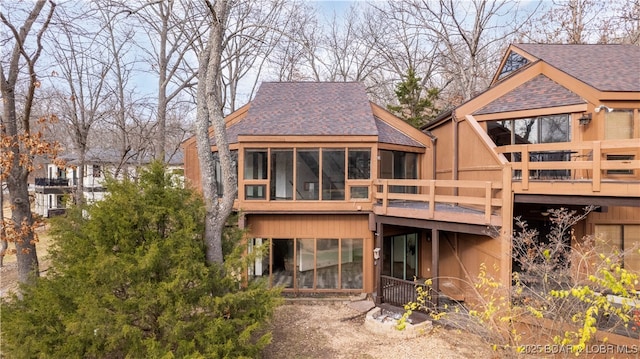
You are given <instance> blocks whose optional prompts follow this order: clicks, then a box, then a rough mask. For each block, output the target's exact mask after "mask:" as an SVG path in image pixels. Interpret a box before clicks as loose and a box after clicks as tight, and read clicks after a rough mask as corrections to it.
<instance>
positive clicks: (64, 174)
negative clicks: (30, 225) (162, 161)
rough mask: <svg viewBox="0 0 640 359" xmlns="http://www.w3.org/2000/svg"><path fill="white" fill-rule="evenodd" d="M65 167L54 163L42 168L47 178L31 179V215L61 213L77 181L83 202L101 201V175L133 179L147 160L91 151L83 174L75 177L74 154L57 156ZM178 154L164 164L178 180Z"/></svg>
mask: <svg viewBox="0 0 640 359" xmlns="http://www.w3.org/2000/svg"><path fill="white" fill-rule="evenodd" d="M60 159H61V160H63V161H64V163H65V166H64V167H60V166H58V165H56V164H54V163H49V164H47V165H46V173H47V177H36V178H35V183H34V184H35V186H34V193H35V212H36V213H37V214H39V215H41V216H43V217H51V216H55V215H59V214H62V213H64V212H65V209H66V207H67V205H66V203H65V200H66V199H67V197H69V196H72V194H73V192H74V191H75V188H76V187H77V185H78V183H79V181H82V187H83V195H84V199H85V201H86V202H87V203H94V202H96V201H100V200H102V199H103V198H104V195H105V189H104V181H105V176H106V175H109V176H115V177H116V178H124V177H126V176H136V174H137V172H138V169H139V167H141V166H144V165H147V164H149V162H150V157H143V158H138V156H128V157H126V158H124V159H123V158H122V156H121V155H120V154H119V152H118V151H115V150H112V149H91V150H89V151H88V152H87V154H86V156H85V161H84V175H83V178H82V179H80V178H79V173H80V171H79V169H78V166H79V165H80V162H79V160H78V156H77V155H75V154H66V155H62V156H60ZM182 165H183V158H182V152H179V153H177V154H176V155H175V156H174V157H172V158H171V159H170V161H169V163H168V168H169V170H171V171H172V172H174V173H176V174H178V176H179V177H180V181H182Z"/></svg>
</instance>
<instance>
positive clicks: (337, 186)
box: [322, 148, 345, 200]
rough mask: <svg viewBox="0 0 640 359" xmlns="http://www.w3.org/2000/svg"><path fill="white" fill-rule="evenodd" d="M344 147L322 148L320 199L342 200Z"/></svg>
mask: <svg viewBox="0 0 640 359" xmlns="http://www.w3.org/2000/svg"><path fill="white" fill-rule="evenodd" d="M344 162H345V158H344V149H335V148H324V149H323V150H322V199H323V200H344V183H345V168H344V167H345V166H344Z"/></svg>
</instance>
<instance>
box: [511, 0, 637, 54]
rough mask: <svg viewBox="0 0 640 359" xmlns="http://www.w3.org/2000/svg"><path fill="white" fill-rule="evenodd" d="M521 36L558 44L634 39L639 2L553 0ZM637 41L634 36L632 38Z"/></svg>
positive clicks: (629, 41) (622, 0) (619, 0)
mask: <svg viewBox="0 0 640 359" xmlns="http://www.w3.org/2000/svg"><path fill="white" fill-rule="evenodd" d="M542 5H543V6H544V8H543V9H542V11H540V15H539V16H538V17H536V18H534V19H533V21H532V23H531V24H530V27H529V26H526V27H523V29H522V31H521V36H522V37H523V38H524V39H526V40H527V41H530V42H541V43H561V44H594V43H602V44H606V43H620V42H627V43H634V42H633V41H634V40H633V38H634V36H635V37H636V38H637V37H638V33H639V32H638V29H640V22H639V20H638V14H639V13H640V3H639V2H638V1H635V3H634V2H631V3H630V2H629V1H624V0H609V1H601V0H569V1H558V0H553V1H550V2H544V3H543V4H542ZM636 43H637V40H636Z"/></svg>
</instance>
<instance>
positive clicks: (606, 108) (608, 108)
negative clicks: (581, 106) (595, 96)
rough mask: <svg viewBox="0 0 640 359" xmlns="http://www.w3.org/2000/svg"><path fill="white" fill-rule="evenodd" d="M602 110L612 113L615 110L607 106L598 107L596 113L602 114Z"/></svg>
mask: <svg viewBox="0 0 640 359" xmlns="http://www.w3.org/2000/svg"><path fill="white" fill-rule="evenodd" d="M602 109H605V110H607V112H611V111H613V109H612V108H611V107H609V106H605V105H600V106H598V107H596V108H595V109H594V111H595V112H596V113H598V112H600V110H602Z"/></svg>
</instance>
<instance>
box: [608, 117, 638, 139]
mask: <svg viewBox="0 0 640 359" xmlns="http://www.w3.org/2000/svg"><path fill="white" fill-rule="evenodd" d="M604 138H605V139H606V140H622V139H628V138H633V111H631V110H614V111H613V112H605V114H604Z"/></svg>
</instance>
